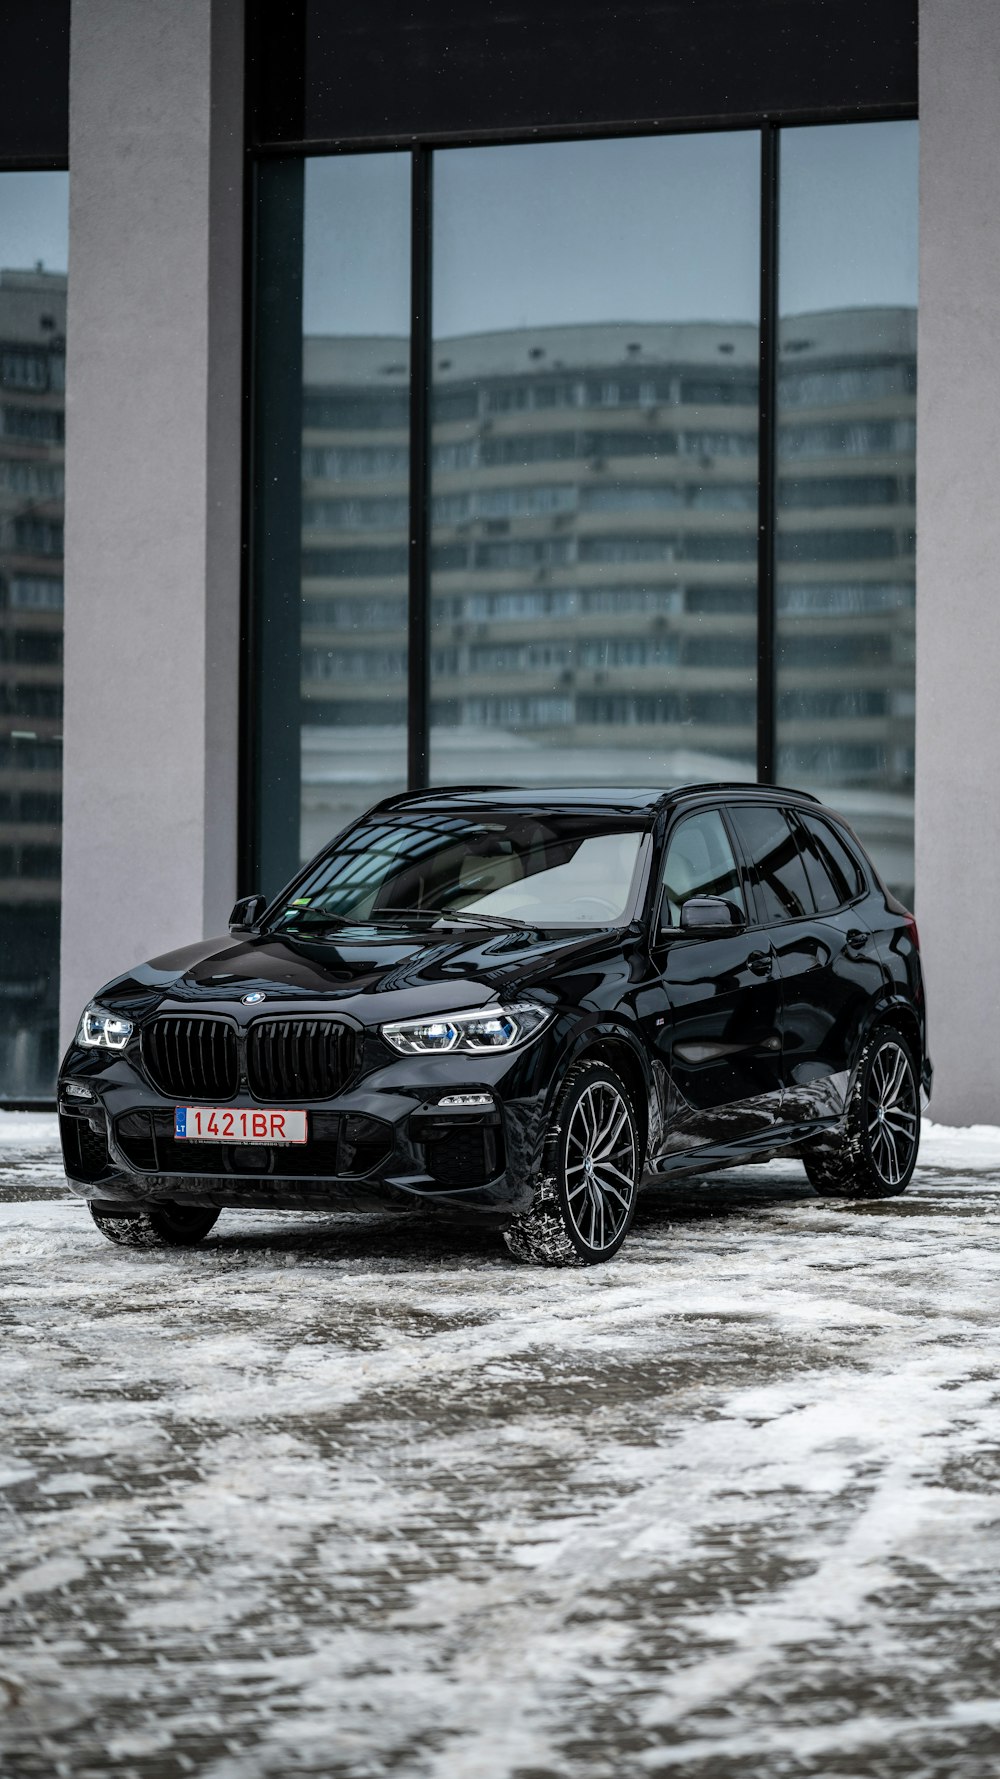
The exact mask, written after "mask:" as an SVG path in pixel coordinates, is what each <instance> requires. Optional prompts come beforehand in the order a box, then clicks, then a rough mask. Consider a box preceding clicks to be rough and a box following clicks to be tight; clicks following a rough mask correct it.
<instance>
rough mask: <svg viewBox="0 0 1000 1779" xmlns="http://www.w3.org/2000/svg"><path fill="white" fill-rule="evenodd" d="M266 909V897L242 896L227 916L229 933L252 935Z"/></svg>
mask: <svg viewBox="0 0 1000 1779" xmlns="http://www.w3.org/2000/svg"><path fill="white" fill-rule="evenodd" d="M266 907H267V897H266V896H244V897H243V898H242V900H240V901H239V902H237V904H236V906H235V908H234V909H233V912H232V914H231V915H230V916H229V931H230V932H231V933H253V932H256V930H257V925H258V922H259V921H260V919H261V916H262V915H263V913H264V910H265V908H266Z"/></svg>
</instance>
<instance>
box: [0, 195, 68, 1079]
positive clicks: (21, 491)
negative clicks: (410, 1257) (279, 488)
mask: <svg viewBox="0 0 1000 1779" xmlns="http://www.w3.org/2000/svg"><path fill="white" fill-rule="evenodd" d="M68 193H69V180H68V175H67V174H65V173H0V1098H3V1099H6V1100H15V1101H16V1100H24V1099H39V1098H49V1097H51V1095H52V1094H53V1093H54V1091H55V1073H56V1066H57V1062H58V1054H57V1043H58V1032H57V1023H58V1010H59V874H60V865H61V842H62V828H61V822H62V644H63V433H64V414H65V400H66V398H65V393H64V392H65V386H66V374H65V373H66V265H67V246H68V240H67V236H68V219H67V203H68Z"/></svg>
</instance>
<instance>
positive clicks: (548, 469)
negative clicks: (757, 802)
mask: <svg viewBox="0 0 1000 1779" xmlns="http://www.w3.org/2000/svg"><path fill="white" fill-rule="evenodd" d="M434 165H435V172H434V215H435V230H434V357H433V411H432V422H433V460H432V477H433V498H432V522H433V533H432V536H433V542H432V552H431V568H432V589H433V597H432V620H433V630H432V637H433V647H432V736H431V744H432V746H431V774H432V779H433V781H434V782H439V783H440V782H455V781H459V782H461V781H464V780H471V781H475V780H478V779H483V780H489V779H494V780H495V779H497V778H500V779H504V780H511V781H513V782H515V783H524V782H531V781H534V782H536V783H537V782H539V781H541V780H545V781H547V782H549V783H555V784H559V783H562V784H566V783H573V782H577V783H579V782H589V783H595V782H596V783H600V782H603V783H616V782H617V783H622V784H628V783H633V784H650V783H655V784H659V783H668V782H670V781H672V780H676V779H678V778H684V777H687V778H690V777H692V776H694V777H698V776H708V777H718V776H720V775H728V776H733V777H737V778H753V776H754V774H755V700H756V644H755V623H756V618H755V613H756V592H755V587H756V548H757V544H756V524H757V518H756V500H757V492H756V478H757V357H758V336H757V304H758V295H757V293H758V277H759V263H758V214H759V187H758V180H759V142H758V138H757V136H756V134H754V133H737V134H729V135H717V136H691V137H675V138H660V139H649V138H645V139H634V140H629V141H605V142H582V143H580V142H578V143H546V144H544V145H531V146H526V147H506V148H479V149H449V150H445V151H441V152H439V153H438V154H437V155H436V156H435V163H434Z"/></svg>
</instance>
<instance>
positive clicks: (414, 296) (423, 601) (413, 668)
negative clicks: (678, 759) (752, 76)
mask: <svg viewBox="0 0 1000 1779" xmlns="http://www.w3.org/2000/svg"><path fill="white" fill-rule="evenodd" d="M917 116H918V110H917V106H916V105H915V104H898V103H897V104H891V103H890V104H886V105H872V104H864V105H853V106H831V107H823V108H818V107H805V108H802V109H798V110H795V111H776V112H772V113H769V114H766V115H760V114H757V115H750V116H747V115H745V114H744V115H739V114H734V115H726V114H722V115H715V116H712V117H697V118H683V117H681V118H677V117H673V118H669V119H667V120H664V121H656V122H641V123H637V122H631V123H630V122H622V123H620V124H614V125H607V124H605V125H603V126H602V125H601V124H600V123H599V122H595V123H592V124H581V125H578V126H576V127H572V126H568V127H566V128H558V127H545V128H542V129H525V128H523V127H522V128H511V129H500V130H483V131H469V130H461V131H440V132H438V131H428V132H426V133H423V134H419V135H392V134H386V135H383V136H378V137H370V138H364V137H363V138H353V137H352V138H345V139H342V140H330V139H326V140H318V141H312V140H309V139H297V140H295V141H294V142H292V141H289V142H282V143H277V142H273V141H268V140H263V141H258V142H254V141H253V139H252V129H251V121H250V119H249V118H248V125H247V127H248V140H247V145H246V183H245V208H246V214H247V217H248V226H247V228H246V229H245V231H244V242H245V247H244V254H245V257H244V291H245V296H244V312H245V317H246V325H245V327H244V389H245V401H244V450H243V465H244V486H243V514H244V543H245V547H244V551H243V591H242V601H243V636H244V638H245V645H244V648H243V651H242V662H241V667H242V680H241V696H240V760H241V770H240V807H239V820H238V869H239V882H240V886H241V887H240V893H241V894H242V893H244V892H245V893H250V892H251V891H252V890H254V889H255V888H256V887H257V886H258V880H259V876H260V857H261V850H262V849H261V841H262V834H261V823H260V815H259V810H258V802H259V798H258V795H257V787H258V779H259V774H260V767H261V761H260V759H259V757H258V750H257V745H256V736H257V734H258V733H259V732H260V725H259V723H258V720H257V704H258V699H259V696H260V661H261V643H260V637H261V623H262V607H263V601H262V599H261V596H260V587H259V579H258V569H257V555H258V547H257V540H256V537H255V514H254V504H255V502H254V493H255V484H256V479H257V441H256V437H255V410H256V406H257V397H256V390H255V377H256V376H257V374H258V373H259V365H258V350H257V335H258V305H257V283H258V245H259V244H258V234H259V228H258V216H259V202H260V200H259V190H258V180H257V177H256V176H257V171H258V169H259V168H261V167H263V166H266V165H269V164H273V163H274V162H275V161H279V160H285V161H290V160H299V161H301V162H302V163H303V164H304V162H305V160H306V159H307V158H311V157H315V156H321V155H322V156H333V155H342V154H346V155H357V154H369V153H376V154H377V153H385V152H387V151H390V152H392V151H405V152H408V153H409V154H410V157H411V180H410V190H411V206H410V250H411V280H410V378H409V402H410V429H409V495H408V499H409V528H408V571H409V572H408V610H407V619H406V632H407V660H408V671H407V676H406V731H407V749H406V752H407V789H408V790H410V791H413V790H423V789H425V788H427V787H428V786H429V784H430V783H431V774H430V715H431V665H432V652H431V651H432V640H431V625H432V602H431V530H432V522H431V521H432V514H431V472H432V461H433V449H432V438H431V420H432V387H431V385H432V367H433V362H434V361H433V315H432V306H431V297H432V231H433V171H434V154H435V152H436V150H437V149H439V148H440V149H445V150H447V149H449V148H460V147H465V148H474V147H484V148H486V147H501V146H517V145H519V144H525V143H532V144H538V143H540V142H591V141H598V140H608V139H617V138H621V137H637V136H641V137H651V138H656V137H663V136H684V135H706V134H716V133H719V132H728V131H733V130H746V131H749V130H755V131H757V133H758V135H759V140H760V230H759V254H760V264H759V306H758V313H759V356H758V406H757V416H756V418H757V425H756V438H757V503H756V505H757V545H756V582H755V591H756V620H757V621H756V739H757V746H756V767H757V783H758V784H760V785H768V786H770V785H773V784H774V781H775V766H776V752H777V677H778V676H777V642H778V638H777V602H776V580H777V533H778V492H779V490H778V438H777V408H778V369H779V340H778V322H779V306H778V204H779V189H780V147H781V141H782V137H783V135H784V133H785V132H786V131H789V130H795V129H800V128H803V129H809V128H812V127H815V126H816V125H820V124H826V125H828V124H843V125H845V126H848V125H851V124H868V123H878V122H906V121H914V120H916V119H917ZM261 553H263V552H261ZM863 876H867V873H865V872H863ZM748 913H749V908H748Z"/></svg>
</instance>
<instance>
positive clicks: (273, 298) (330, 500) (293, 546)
mask: <svg viewBox="0 0 1000 1779" xmlns="http://www.w3.org/2000/svg"><path fill="white" fill-rule="evenodd" d="M260 181H261V187H260V242H261V258H260V266H259V286H258V316H259V321H258V364H257V388H258V416H259V418H258V435H257V478H256V481H257V502H256V523H255V558H256V563H257V574H258V589H257V591H258V610H259V614H260V618H259V624H260V628H259V632H258V639H257V649H258V694H257V696H258V710H259V713H260V720H259V723H258V732H257V749H258V768H257V787H256V789H257V799H256V801H257V808H258V812H259V813H258V819H259V827H260V844H259V853H260V870H261V882H262V886H263V888H264V889H265V890H266V891H268V892H271V891H273V890H276V889H278V888H279V887H280V884H281V882H282V881H283V880H284V879H285V878H286V877H288V876H289V875H290V874H291V872H292V871H293V870H294V869H295V868H296V867H297V865H298V863H299V861H300V859H302V858H308V857H309V856H310V855H311V854H312V853H314V852H315V851H317V849H318V848H319V847H320V846H322V845H323V844H324V843H325V842H326V841H328V840H329V839H330V838H331V837H332V835H333V834H335V833H336V832H337V830H338V829H339V828H341V827H342V826H343V825H344V823H345V822H346V821H348V820H349V819H351V818H352V817H353V816H355V815H357V814H358V813H360V811H362V810H363V809H366V808H367V807H368V806H369V805H370V804H371V803H374V802H375V801H376V800H377V799H378V798H380V797H383V796H386V795H388V794H389V793H390V792H391V791H394V790H398V789H400V788H402V786H403V785H404V783H405V779H406V652H407V630H406V623H407V537H408V518H407V490H408V478H409V411H410V410H409V369H410V349H409V325H410V317H409V301H410V297H409V289H410V284H409V279H410V269H409V253H410V244H409V204H410V199H409V189H410V188H409V157H408V156H407V155H403V154H378V155H344V156H340V155H338V156H333V157H331V158H329V159H312V160H307V161H306V162H305V163H302V162H299V161H290V162H283V163H277V164H272V165H267V166H265V167H263V168H262V169H261V174H260Z"/></svg>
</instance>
